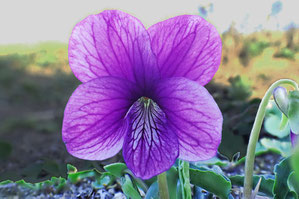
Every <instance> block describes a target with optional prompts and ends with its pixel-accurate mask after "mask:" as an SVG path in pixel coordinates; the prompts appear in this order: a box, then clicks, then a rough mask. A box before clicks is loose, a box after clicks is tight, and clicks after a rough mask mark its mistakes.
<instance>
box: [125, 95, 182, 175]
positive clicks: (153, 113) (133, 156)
mask: <svg viewBox="0 0 299 199" xmlns="http://www.w3.org/2000/svg"><path fill="white" fill-rule="evenodd" d="M127 121H128V122H129V123H130V125H129V126H130V127H129V128H130V129H129V133H128V134H127V136H126V138H125V144H124V148H123V155H124V160H125V162H126V163H127V166H128V167H129V168H130V170H131V171H132V172H133V173H134V175H135V176H137V177H140V178H142V179H149V178H151V177H153V176H155V175H158V174H160V173H162V172H164V171H166V170H168V169H169V168H170V167H171V166H172V165H173V164H174V162H175V160H176V158H177V156H178V141H177V137H176V135H175V134H174V133H173V132H172V131H171V130H170V129H169V128H168V125H167V120H166V117H165V114H164V112H163V111H162V110H161V109H160V107H159V106H158V105H157V104H156V103H155V102H153V101H152V100H150V99H148V98H140V99H139V100H138V101H137V102H135V103H134V104H133V106H132V107H131V109H130V112H129V113H128V117H127Z"/></svg>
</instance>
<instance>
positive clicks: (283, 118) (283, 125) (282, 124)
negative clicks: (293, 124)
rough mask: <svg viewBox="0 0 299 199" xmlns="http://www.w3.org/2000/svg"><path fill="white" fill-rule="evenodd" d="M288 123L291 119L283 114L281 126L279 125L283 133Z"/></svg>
mask: <svg viewBox="0 0 299 199" xmlns="http://www.w3.org/2000/svg"><path fill="white" fill-rule="evenodd" d="M288 122H289V119H288V118H287V116H285V114H282V115H281V121H280V125H279V130H281V131H283V130H284V129H285V128H286V127H287V124H288Z"/></svg>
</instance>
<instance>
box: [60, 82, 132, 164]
mask: <svg viewBox="0 0 299 199" xmlns="http://www.w3.org/2000/svg"><path fill="white" fill-rule="evenodd" d="M134 90H135V89H134V86H133V85H132V84H131V83H129V82H127V81H125V80H119V79H117V78H113V77H105V78H99V79H94V80H92V81H90V82H87V83H84V84H81V85H80V86H79V87H78V88H77V89H76V90H75V92H74V93H73V94H72V96H71V97H70V99H69V101H68V104H67V106H66V108H65V111H64V118H63V127H62V138H63V141H64V142H65V144H66V147H67V150H68V152H69V153H70V154H72V155H73V156H76V157H78V158H82V159H89V160H103V159H106V158H109V157H112V156H114V155H115V154H116V153H118V152H119V150H120V149H121V148H122V145H123V141H124V136H125V134H126V132H127V127H128V125H127V123H126V121H125V120H124V118H125V115H126V113H127V111H128V109H129V108H130V106H131V104H132V103H133V102H134V100H135V96H134Z"/></svg>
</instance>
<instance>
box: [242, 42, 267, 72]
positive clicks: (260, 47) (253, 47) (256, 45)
mask: <svg viewBox="0 0 299 199" xmlns="http://www.w3.org/2000/svg"><path fill="white" fill-rule="evenodd" d="M269 45H270V44H269V43H267V42H263V41H245V43H244V45H243V48H242V50H241V51H240V54H239V58H240V61H241V63H242V64H243V65H244V66H247V65H248V63H249V61H250V59H251V58H253V57H256V56H258V55H261V54H262V53H263V51H264V49H265V48H267V47H269Z"/></svg>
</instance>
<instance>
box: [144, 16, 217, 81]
mask: <svg viewBox="0 0 299 199" xmlns="http://www.w3.org/2000/svg"><path fill="white" fill-rule="evenodd" d="M148 32H149V34H150V36H151V44H152V49H153V51H154V53H155V54H156V56H157V60H158V67H159V69H160V71H161V76H162V77H185V78H188V79H190V80H194V81H197V82H198V83H199V84H201V85H205V84H207V83H208V82H209V81H210V80H211V79H212V77H213V76H214V74H215V73H216V71H217V70H218V67H219V65H220V62H221V48H222V44H221V38H220V35H219V34H218V33H217V31H216V29H215V27H214V26H213V25H211V24H210V23H208V22H207V21H205V20H204V19H203V18H201V17H200V16H196V15H183V16H177V17H174V18H171V19H167V20H165V21H162V22H160V23H157V24H155V25H153V26H151V27H150V28H149V29H148Z"/></svg>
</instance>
